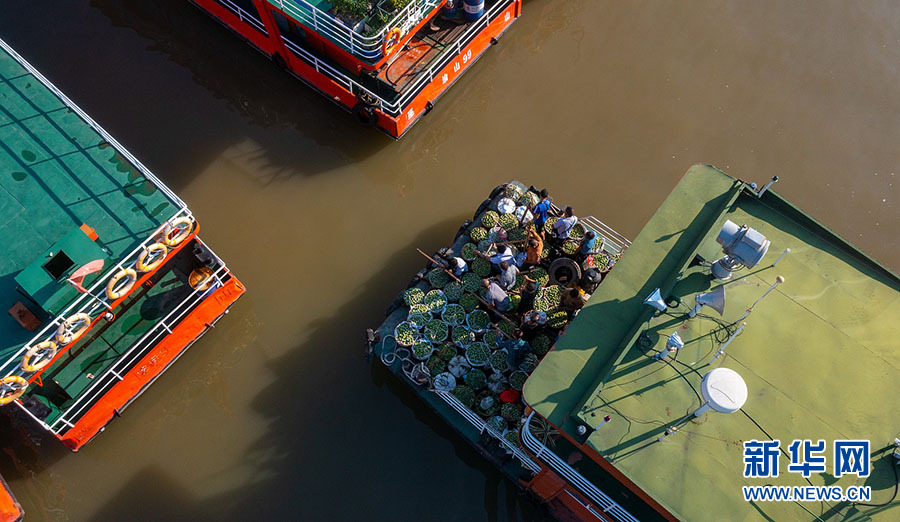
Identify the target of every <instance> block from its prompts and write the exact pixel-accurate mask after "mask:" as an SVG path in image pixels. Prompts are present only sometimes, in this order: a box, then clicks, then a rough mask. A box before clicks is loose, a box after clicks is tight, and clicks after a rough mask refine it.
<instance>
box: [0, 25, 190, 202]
mask: <svg viewBox="0 0 900 522" xmlns="http://www.w3.org/2000/svg"><path fill="white" fill-rule="evenodd" d="M0 47H2V48H3V50H5V51H6V52H7V53H9V54H10V56H12V57H13V58H14V59H15V60H16V61H17V62H19V64H20V65H21V66H22V67H24V68H25V69H27V70H28V72H29V73H30V74H31V75H32V76H34V77H35V78H37V79H38V80H39V81H40V82H41V83H43V84H44V87H46V88H47V89H49V90H50V92H52V93H53V94H54V95H56V97H57V98H59V99H60V100H62V102H63V103H65V104H66V106H67V107H69V108H70V109H72V111H73V112H75V114H78V116H80V117H81V119H82V120H84V122H85V123H87V124H88V125H89V126H90V127H91V128H93V129H94V130H95V131H96V132H97V134H99V135H100V136H102V137H103V139H104V140H106V142H107V143H109V144H110V145H112V146H113V147H114V148H115V149H116V151H118V152H119V153H120V154H121V155H122V156H124V157H125V159H127V160H128V161H130V162H131V163H132V164H133V165H134V166H135V167H137V169H138V170H139V171H140V172H141V174H143V175H144V177H145V178H147V179H148V180H149V181H150V182H151V183H153V185H154V186H156V188H157V189H159V190H160V191H161V192H162V193H163V194H165V195H166V196H168V197H169V199H171V200H172V201H173V202H174V203H176V206H179V207H182V208H184V209H187V205H186V204H185V203H184V201H181V198H179V197H178V196H177V195H175V193H174V192H172V190H171V189H169V187H167V186H165V185H164V184H163V182H162V181H160V180H159V179H158V178H157V177H156V176H154V175H153V173H152V172H150V169H148V168H147V167H145V166H144V164H143V163H141V162H140V161H138V159H137V158H135V157H134V156H132V155H131V153H130V152H128V151H127V150H126V149H125V147H123V146H122V145H121V144H120V143H119V142H118V141H116V139H115V138H113V137H112V136H111V135H110V134H109V133H108V132H106V130H105V129H103V127H101V126H100V125H99V124H98V123H97V122H95V121H94V120H93V119H91V117H90V116H88V115H87V114H86V113H85V112H84V111H83V110H81V108H80V107H78V106H77V105H75V103H74V102H73V101H72V100H70V99H69V98H68V97H67V96H66V95H65V94H63V93H62V91H60V90H59V89H57V88H56V86H55V85H53V84H52V83H50V80H48V79H47V78H46V77H44V75H43V74H41V73H40V72H39V71H38V70H37V69H35V68H34V67H33V66H32V65H31V64H30V63H28V62H27V61H26V60H25V59H24V58H22V56H21V55H19V53H17V52H16V51H15V50H14V49H13V48H12V47H10V46H9V44H7V43H6V42H4V41H3V39H2V38H0Z"/></svg>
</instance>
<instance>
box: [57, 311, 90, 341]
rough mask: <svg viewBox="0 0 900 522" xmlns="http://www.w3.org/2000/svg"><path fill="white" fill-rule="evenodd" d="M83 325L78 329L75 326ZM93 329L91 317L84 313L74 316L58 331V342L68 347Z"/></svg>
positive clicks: (60, 326)
mask: <svg viewBox="0 0 900 522" xmlns="http://www.w3.org/2000/svg"><path fill="white" fill-rule="evenodd" d="M77 324H81V326H79V327H78V328H75V325H77ZM90 327H91V316H89V315H88V314H86V313H84V312H79V313H77V314H72V315H70V316H69V318H68V319H66V320H65V321H64V322H63V324H61V325H59V328H57V329H56V342H57V344H60V345H66V344H69V343H71V342H72V341H74V340H75V339H77V338H78V337H80V336H81V334H83V333H84V332H86V331H87V330H88V328H90Z"/></svg>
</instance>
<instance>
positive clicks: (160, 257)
mask: <svg viewBox="0 0 900 522" xmlns="http://www.w3.org/2000/svg"><path fill="white" fill-rule="evenodd" d="M168 254H169V249H168V248H166V245H164V244H162V243H153V244H152V245H150V246H148V247H147V248H145V249H144V251H143V252H141V255H139V256H138V258H137V263H136V265H135V268H137V269H138V271H139V272H152V271H153V270H155V269H156V268H157V267H158V266H159V265H161V264H162V263H163V261H165V260H166V256H167V255H168ZM148 259H152V261H150V262H149V263H148V262H147V260H148Z"/></svg>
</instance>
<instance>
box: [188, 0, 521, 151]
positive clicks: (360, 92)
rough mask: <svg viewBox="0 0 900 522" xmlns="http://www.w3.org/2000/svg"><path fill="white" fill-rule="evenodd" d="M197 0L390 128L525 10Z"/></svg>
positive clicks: (488, 4)
mask: <svg viewBox="0 0 900 522" xmlns="http://www.w3.org/2000/svg"><path fill="white" fill-rule="evenodd" d="M191 1H192V2H193V3H194V4H195V5H197V6H198V7H199V8H201V9H202V10H204V11H205V12H207V13H208V14H209V15H210V16H212V17H213V18H215V19H216V20H218V21H219V22H221V23H222V24H223V25H225V26H226V27H228V28H229V29H231V30H232V31H233V32H234V33H236V34H237V35H238V36H240V37H241V38H243V39H245V40H246V41H247V42H248V43H250V44H251V45H252V46H254V47H255V48H256V49H258V50H259V51H260V52H262V53H263V54H264V55H266V56H268V57H270V58H271V59H272V60H273V61H274V62H275V63H276V64H277V65H278V66H279V67H281V68H284V69H285V70H287V71H288V72H290V73H291V74H293V75H295V76H297V77H298V78H300V79H301V80H302V81H304V82H305V83H307V84H308V85H310V86H311V87H313V88H314V89H316V90H317V91H319V92H320V93H322V94H323V95H324V96H327V97H328V98H329V99H331V100H332V101H333V102H335V103H336V104H338V105H339V106H341V107H343V108H344V109H346V110H348V111H350V112H352V114H353V115H354V117H355V118H357V119H358V120H359V121H360V123H362V124H363V125H365V126H368V127H377V128H379V129H381V130H382V131H384V132H385V133H387V134H388V135H389V136H391V137H393V138H400V137H401V136H402V135H403V134H404V133H406V132H407V131H408V130H409V129H410V127H412V125H413V124H414V123H416V122H417V121H419V119H420V118H421V117H422V116H424V115H425V114H427V113H428V112H429V111H431V110H432V108H433V107H434V105H435V103H436V102H437V100H438V98H440V96H441V95H442V94H444V92H446V90H447V89H449V88H450V86H451V85H453V83H455V82H456V80H458V79H459V78H460V76H462V74H463V73H465V72H466V71H467V70H468V69H469V68H470V67H471V66H472V64H473V63H475V61H477V60H478V58H480V57H481V55H482V54H483V53H484V52H485V51H486V50H487V49H488V48H489V47H491V46H492V45H494V44H496V43H497V42H498V39H499V38H500V36H501V35H502V34H503V33H504V32H505V31H506V30H507V29H508V28H509V27H510V25H512V23H513V22H515V20H516V18H518V16H519V15H520V14H521V11H522V0H449V1H447V0H371V1H367V0H191Z"/></svg>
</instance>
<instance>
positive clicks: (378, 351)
mask: <svg viewBox="0 0 900 522" xmlns="http://www.w3.org/2000/svg"><path fill="white" fill-rule="evenodd" d="M776 180H777V178H774V179H773V181H772V183H774V181H776ZM772 183H769V184H767V185H765V186H763V187H762V188H759V187H757V185H756V184H752V183H745V182H743V181H740V180H737V179H734V178H732V177H730V176H728V175H727V174H725V173H724V172H722V171H720V170H718V169H716V168H714V167H711V166H708V165H697V166H695V167H693V168H691V169H690V170H689V171H688V172H687V173H686V174H685V176H684V177H683V178H682V180H681V181H680V183H679V184H678V185H677V186H676V187H675V189H674V191H673V192H672V193H671V195H670V196H669V197H668V198H667V199H666V200H665V202H663V204H662V206H661V207H660V209H659V210H658V211H657V212H656V214H655V215H654V216H653V217H652V218H651V219H650V221H649V222H648V223H647V225H646V226H645V227H644V229H643V230H642V231H641V233H640V234H639V235H638V237H637V238H636V239H635V240H634V242H633V243H631V242H628V241H627V240H625V239H624V238H622V237H621V236H619V235H618V234H615V233H614V232H613V231H611V230H610V229H609V228H608V227H605V225H603V224H602V223H600V222H599V221H597V220H594V219H582V220H580V223H582V224H583V225H584V226H585V227H586V228H589V229H591V230H593V231H594V232H595V233H596V234H597V236H598V241H597V246H596V247H595V250H599V252H598V254H597V255H598V257H599V258H600V259H599V261H600V262H598V263H595V264H594V266H591V267H585V266H582V267H581V268H584V269H585V270H583V273H581V274H577V273H572V271H571V267H572V264H571V263H568V262H566V261H559V259H557V260H553V259H552V257H553V256H554V255H558V256H559V258H560V259H565V258H566V257H569V256H570V254H567V253H566V249H564V248H563V249H560V251H557V252H556V253H555V254H554V253H551V256H550V257H551V259H548V260H547V261H546V262H545V264H544V265H543V267H544V268H545V270H546V272H549V273H548V274H547V275H548V276H549V278H548V279H545V278H544V277H541V278H540V280H541V282H542V283H543V285H542V286H543V290H541V291H539V294H538V295H539V296H543V297H545V298H546V296H547V295H552V294H555V293H556V292H557V291H555V290H552V288H553V283H554V278H557V279H558V278H559V276H560V271H559V270H560V267H568V268H569V271H568V272H567V271H565V270H563V272H562V274H563V276H564V277H563V279H566V281H568V282H569V283H568V284H564V285H563V286H568V287H572V286H576V287H580V288H582V289H583V290H584V291H586V292H587V294H589V295H590V297H589V299H588V300H587V302H586V304H585V305H584V307H583V308H582V309H581V310H580V311H578V312H577V314H576V315H575V316H574V318H571V320H568V319H566V320H562V321H560V322H559V323H557V324H553V325H551V324H550V323H549V322H548V324H547V325H546V326H545V327H544V329H543V330H539V331H537V332H534V331H532V332H531V333H529V334H526V336H525V339H526V340H527V341H529V343H530V350H531V353H530V354H529V355H528V356H527V357H526V359H525V360H524V361H523V363H522V364H520V365H519V366H518V367H509V366H507V365H505V364H504V360H505V359H506V357H504V356H497V357H495V354H496V353H497V352H499V351H502V350H503V345H502V344H501V345H499V346H498V344H497V342H496V339H497V338H498V337H499V336H500V335H502V334H500V330H499V329H500V328H506V329H507V330H508V329H509V328H510V327H511V326H514V325H507V326H505V327H504V326H503V324H502V323H503V320H504V319H503V318H499V321H495V320H494V319H498V317H497V316H494V317H492V318H491V321H490V322H489V323H487V324H485V323H484V322H483V321H482V322H480V323H479V325H478V328H468V329H466V328H463V326H465V322H466V321H467V320H468V317H469V315H471V314H478V310H479V309H486V307H485V305H484V304H483V303H481V302H480V301H478V300H477V298H474V299H473V298H466V297H465V296H467V295H469V293H470V291H472V292H476V293H477V291H478V287H477V286H475V285H468V287H466V285H465V284H463V285H460V286H463V287H464V288H463V289H462V292H461V293H460V292H459V289H457V288H455V287H451V290H450V292H448V288H447V287H448V285H451V284H452V282H448V281H449V280H450V279H452V278H451V276H450V275H449V273H448V274H447V277H444V276H442V275H441V274H444V273H446V272H444V271H443V270H442V269H441V268H440V267H436V265H435V264H434V263H431V264H429V266H426V268H425V269H423V270H422V271H421V272H420V273H419V274H417V275H416V277H414V278H413V280H412V281H411V282H410V285H409V288H408V289H407V290H405V291H404V292H402V293H401V294H400V297H398V299H397V300H396V301H395V302H394V304H393V305H392V306H391V308H389V309H388V317H387V319H386V321H385V322H384V323H383V324H382V325H381V326H380V327H379V328H378V329H377V330H370V331H369V332H368V346H369V350H370V351H371V353H372V354H373V355H375V356H377V357H378V358H379V359H380V361H381V362H382V363H383V364H385V365H386V366H387V367H388V368H389V369H390V370H391V371H392V372H393V373H395V374H396V375H397V376H398V378H400V379H401V380H402V381H404V382H405V383H406V384H407V385H409V386H410V387H411V388H413V389H414V390H415V391H416V393H417V394H418V395H419V396H420V397H421V398H422V399H423V400H424V401H425V402H426V403H428V404H429V406H430V407H431V408H433V409H434V410H435V411H437V412H438V413H439V414H440V415H441V416H442V417H443V418H444V419H445V421H446V422H447V423H448V424H449V425H450V426H451V427H452V428H453V429H454V430H455V431H456V432H458V433H459V434H460V435H461V436H463V437H464V438H465V439H467V440H468V441H469V442H470V443H471V444H472V445H474V446H475V447H476V448H477V449H478V450H479V451H480V452H481V453H482V454H483V455H484V456H485V457H486V458H488V459H489V460H491V461H492V462H493V463H494V464H496V465H497V466H498V467H500V468H501V469H502V470H503V471H504V473H505V474H506V475H507V476H508V477H509V478H511V479H512V480H513V481H514V482H516V483H517V484H518V485H519V486H520V487H521V488H523V489H524V490H526V491H527V492H529V493H530V494H531V495H532V496H533V498H534V499H536V500H537V501H538V502H540V503H542V504H543V505H545V506H546V508H547V509H548V511H549V512H550V513H551V514H553V515H554V516H555V517H557V518H559V519H561V520H611V521H635V520H691V521H694V520H722V519H734V520H842V519H852V520H891V519H893V518H895V517H896V513H895V512H894V509H896V508H897V507H898V506H900V501H898V500H897V490H898V464H900V439H897V438H896V437H898V435H900V428H898V426H897V423H896V414H895V412H894V411H893V410H892V409H891V408H889V407H885V405H884V402H883V400H880V399H881V398H886V397H891V396H892V395H893V392H895V391H896V389H897V386H898V384H900V353H898V351H897V349H896V335H895V332H896V324H898V322H900V278H898V276H897V275H896V274H894V273H892V272H891V271H890V270H888V269H887V268H885V267H883V266H882V265H880V264H878V263H877V262H876V261H875V260H873V259H872V258H870V257H869V256H867V255H866V254H865V253H863V252H861V251H859V250H857V249H856V248H854V247H853V246H852V245H850V244H849V243H848V242H847V241H845V240H844V239H842V238H841V237H839V236H837V235H836V234H834V233H833V232H831V231H830V230H829V229H828V228H826V227H825V226H824V225H822V224H821V223H819V222H818V221H816V220H815V219H813V218H811V217H810V216H808V215H807V214H805V213H804V212H803V211H801V210H800V209H798V208H796V207H794V206H793V205H791V204H790V203H789V202H788V201H787V200H786V199H784V198H783V197H781V196H780V195H778V194H777V193H776V192H774V191H773V190H771V185H772ZM509 187H513V188H512V189H510V188H509ZM522 188H523V187H522V186H521V185H519V184H518V183H516V182H513V183H511V184H508V185H506V186H501V187H499V188H498V189H497V190H495V192H494V193H493V194H492V195H491V198H489V199H488V200H487V201H485V203H484V204H483V205H482V207H481V208H480V209H479V210H478V212H477V213H476V215H475V217H474V222H467V223H465V224H464V225H463V227H462V228H461V229H460V232H459V233H458V236H457V238H456V239H455V241H454V243H453V245H452V246H450V247H449V248H448V249H447V250H446V252H441V253H440V254H447V255H449V256H458V255H462V254H463V252H464V250H468V251H471V250H472V248H473V247H472V246H466V245H467V244H471V245H474V248H476V249H480V248H490V247H489V246H488V245H486V244H485V243H483V242H482V243H479V241H482V240H483V239H484V238H483V235H484V232H482V231H479V232H476V231H477V230H478V229H482V230H484V228H483V227H481V226H480V224H481V221H482V220H483V219H485V218H484V216H485V215H487V214H488V213H489V211H493V212H497V213H498V214H500V215H501V216H502V212H500V211H501V209H503V208H502V207H504V205H503V203H502V201H503V198H505V197H508V196H517V195H518V194H519V193H520V192H521V189H522ZM513 199H516V198H515V197H513ZM520 201H522V202H523V203H525V205H526V206H528V205H529V204H530V202H531V201H533V197H532V196H526V197H525V198H523V199H521V200H520ZM498 204H499V205H498ZM505 210H510V208H509V206H508V205H507V206H506V208H505ZM520 215H521V212H520ZM526 219H527V215H526ZM507 220H509V218H507ZM490 222H492V220H489V223H488V224H490ZM522 224H523V221H522V220H517V224H516V225H515V226H516V228H518V227H520V226H521V225H522ZM495 232H496V231H495ZM473 233H474V234H475V236H474V237H473V236H472V234H473ZM511 233H512V232H511V231H509V232H508V234H511ZM516 235H521V232H517V233H516ZM488 239H498V238H488ZM499 239H502V238H499ZM569 251H571V249H569ZM463 257H466V256H463ZM469 257H471V256H469ZM619 257H621V259H620V260H618V261H616V260H617V259H618V258H619ZM478 259H480V257H478V256H476V257H474V258H472V261H471V262H469V263H468V268H469V270H470V271H475V269H476V267H475V262H476V261H477V260H478ZM435 261H437V262H441V260H439V259H435ZM553 263H557V266H554V265H553ZM560 263H561V264H560ZM591 268H600V269H602V270H601V271H602V272H603V274H602V278H600V280H599V281H597V278H595V277H586V276H585V274H587V273H589V272H590V270H591ZM478 271H479V272H480V273H482V274H484V273H489V272H490V267H489V266H488V267H484V266H481V267H479V268H478ZM532 273H534V272H532ZM540 275H541V276H543V275H544V274H543V273H541V274H540ZM579 275H580V278H579V277H578V276H579ZM454 282H455V281H454ZM573 282H574V283H573ZM463 283H465V282H463ZM564 283H565V282H564ZM563 291H565V289H563ZM514 292H515V289H514V290H513V292H511V293H510V295H513V293H514ZM448 293H449V294H450V295H447V294H448ZM726 295H727V299H726ZM428 296H431V297H430V298H429V297H428ZM473 297H474V296H473ZM420 299H421V302H420ZM454 299H455V300H456V301H455V302H457V303H462V302H463V300H467V301H469V302H470V306H473V305H472V304H471V303H475V304H474V306H473V308H472V309H471V311H469V310H470V309H469V308H465V310H464V311H463V313H462V317H464V318H465V319H459V314H456V313H455V312H458V311H459V310H457V309H456V307H452V306H451V305H452V304H453V303H454ZM409 303H413V304H412V305H411V306H410V305H409ZM538 303H539V300H536V301H535V308H545V309H546V310H547V314H548V316H551V315H555V313H556V312H557V311H558V309H554V308H553V304H554V303H553V301H552V300H551V301H550V302H549V303H548V302H542V303H541V306H538ZM419 305H423V306H419ZM448 308H449V309H451V310H452V311H451V312H450V314H449V315H450V317H449V318H448V317H444V315H445V314H447V310H448ZM442 310H443V311H442ZM523 311H524V310H514V311H512V312H507V314H506V315H515V314H516V313H521V312H523ZM467 314H468V315H467ZM478 315H480V314H478ZM569 317H571V315H570V316H569ZM448 319H449V321H448ZM459 321H462V322H461V325H462V326H457V325H455V324H456V322H459ZM438 322H442V323H445V326H444V327H441V326H440V325H439V324H438ZM448 323H449V324H448ZM457 329H459V333H458V334H457ZM445 330H448V331H449V335H448V336H447V337H446V338H444V335H443V334H444V331H445ZM488 336H490V339H488ZM399 338H402V340H398V339H399ZM548 339H549V341H550V343H549V346H548V345H547V340H548ZM404 345H409V346H404ZM485 345H486V346H487V350H486V353H483V352H485ZM473 347H474V350H473ZM472 355H474V358H475V360H474V361H472V360H470V359H472ZM495 359H496V361H495ZM484 360H487V364H485V363H484V362H483V361H484ZM495 362H496V363H497V365H498V367H494V366H493V364H494V363H495ZM516 372H521V373H524V374H525V375H524V376H523V375H521V374H519V375H517V376H516V377H515V378H514V377H513V374H514V373H516ZM472 373H474V374H475V375H474V377H472V376H471V375H472ZM523 377H524V383H522V382H521V381H522V380H523ZM519 388H521V389H522V394H521V397H518V396H517V395H515V394H509V393H508V391H509V390H517V389H519ZM504 394H506V397H505V398H504V397H503V395H504ZM510 399H514V400H510ZM498 404H499V405H500V408H497V405H498ZM498 413H499V415H498ZM792 441H794V442H792ZM848 444H855V445H856V446H855V447H856V448H858V449H859V451H858V452H857V453H855V456H854V457H852V458H849V457H846V455H845V454H844V453H842V452H841V451H839V450H838V447H839V446H840V447H847V445H848ZM804 446H805V449H804ZM760 447H765V448H767V451H768V453H765V452H760V451H759V450H758V448H760ZM763 464H765V467H762V466H763ZM779 471H780V472H779ZM769 486H774V487H783V488H785V489H784V490H785V491H790V492H791V494H792V496H791V497H789V499H788V500H787V501H781V502H775V501H764V500H761V499H756V500H754V499H752V498H751V499H749V500H745V497H744V490H745V489H746V488H748V487H751V488H752V487H769ZM834 488H839V489H838V490H835V489H834ZM825 490H828V491H830V492H831V493H830V494H831V495H832V496H830V497H825V498H823V497H822V494H821V493H815V492H818V491H825ZM835 491H837V492H838V493H839V494H837V495H834V493H835ZM804 492H809V493H812V494H814V495H816V496H815V499H814V500H812V499H811V498H803V497H802V495H803V494H804ZM854 492H855V494H853V493H854ZM840 493H842V494H840Z"/></svg>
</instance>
